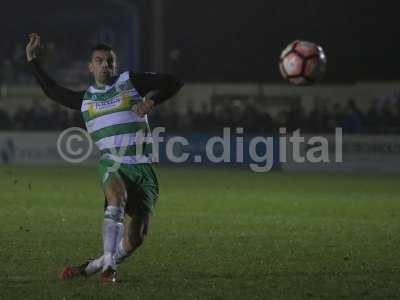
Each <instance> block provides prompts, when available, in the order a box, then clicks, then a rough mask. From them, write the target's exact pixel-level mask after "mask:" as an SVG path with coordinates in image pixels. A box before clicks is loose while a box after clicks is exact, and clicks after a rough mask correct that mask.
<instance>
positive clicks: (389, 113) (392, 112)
mask: <svg viewBox="0 0 400 300" xmlns="http://www.w3.org/2000/svg"><path fill="white" fill-rule="evenodd" d="M396 117H397V116H396V107H395V105H394V103H393V102H392V101H391V99H386V101H385V102H384V103H383V107H382V120H383V126H384V127H385V131H387V130H390V129H389V128H391V127H395V126H396V125H397V120H396Z"/></svg>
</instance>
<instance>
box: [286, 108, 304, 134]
mask: <svg viewBox="0 0 400 300" xmlns="http://www.w3.org/2000/svg"><path fill="white" fill-rule="evenodd" d="M286 120H287V122H286V127H287V130H288V131H294V130H296V129H304V128H306V127H307V116H306V113H305V111H304V107H303V106H302V104H301V102H300V101H296V102H294V103H293V104H292V105H291V106H290V109H289V111H288V112H287V117H286Z"/></svg>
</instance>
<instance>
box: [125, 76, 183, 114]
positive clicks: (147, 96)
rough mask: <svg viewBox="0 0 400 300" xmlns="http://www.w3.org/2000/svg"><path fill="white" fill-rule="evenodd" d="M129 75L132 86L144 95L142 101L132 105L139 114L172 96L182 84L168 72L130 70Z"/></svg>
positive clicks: (147, 111)
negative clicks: (136, 71) (137, 71)
mask: <svg viewBox="0 0 400 300" xmlns="http://www.w3.org/2000/svg"><path fill="white" fill-rule="evenodd" d="M129 75H130V76H129V77H130V80H131V82H132V84H133V86H134V87H135V88H136V90H137V91H138V92H139V94H140V95H141V96H142V97H144V101H143V103H140V104H139V105H136V106H135V107H134V111H135V112H136V113H137V114H139V115H140V116H144V115H145V114H147V113H149V112H150V110H151V109H152V107H153V106H155V105H158V104H160V103H162V102H163V101H165V100H167V99H169V98H171V97H172V96H174V95H175V94H176V93H177V92H178V91H179V90H180V89H181V88H182V86H183V83H182V82H181V81H180V80H178V79H177V78H175V77H174V76H172V75H170V74H157V73H134V72H130V74H129Z"/></svg>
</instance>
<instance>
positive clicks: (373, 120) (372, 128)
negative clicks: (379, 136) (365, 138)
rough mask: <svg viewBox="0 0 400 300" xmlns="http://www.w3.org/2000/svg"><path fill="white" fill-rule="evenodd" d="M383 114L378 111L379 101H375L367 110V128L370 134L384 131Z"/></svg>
mask: <svg viewBox="0 0 400 300" xmlns="http://www.w3.org/2000/svg"><path fill="white" fill-rule="evenodd" d="M382 121H383V120H382V117H381V114H380V113H379V110H378V99H374V100H373V101H372V102H371V103H370V105H369V107H368V110H367V114H366V115H365V126H366V128H367V131H368V132H369V133H380V132H382V130H383V122H382Z"/></svg>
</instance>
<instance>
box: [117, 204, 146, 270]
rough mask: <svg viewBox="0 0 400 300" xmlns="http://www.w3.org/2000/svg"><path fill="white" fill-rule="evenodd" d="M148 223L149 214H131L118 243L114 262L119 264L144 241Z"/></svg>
mask: <svg viewBox="0 0 400 300" xmlns="http://www.w3.org/2000/svg"><path fill="white" fill-rule="evenodd" d="M149 223H150V214H149V213H148V212H146V213H144V214H136V215H132V216H131V217H130V218H129V220H128V222H127V224H126V227H125V228H126V230H125V234H124V238H123V239H122V240H121V241H120V243H119V244H118V248H117V252H116V255H115V258H116V262H117V263H118V264H119V263H121V262H123V261H124V260H125V259H127V258H128V257H129V256H131V255H132V254H133V253H134V252H135V251H136V249H138V248H139V247H140V246H141V245H142V244H143V242H144V239H145V237H146V235H147V232H148V229H149Z"/></svg>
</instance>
